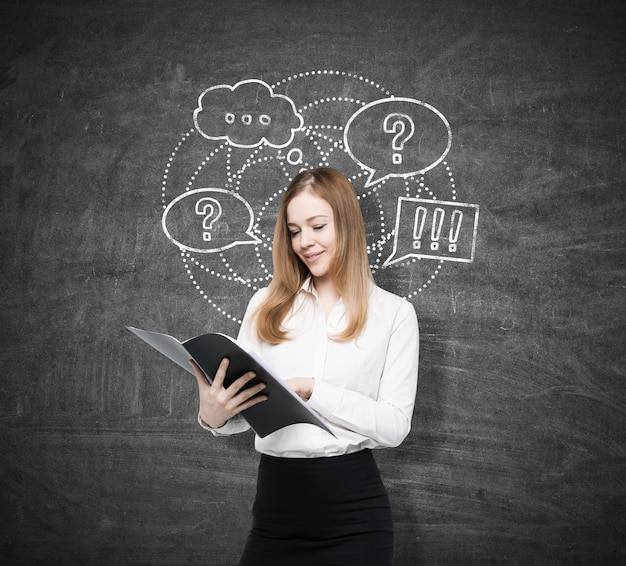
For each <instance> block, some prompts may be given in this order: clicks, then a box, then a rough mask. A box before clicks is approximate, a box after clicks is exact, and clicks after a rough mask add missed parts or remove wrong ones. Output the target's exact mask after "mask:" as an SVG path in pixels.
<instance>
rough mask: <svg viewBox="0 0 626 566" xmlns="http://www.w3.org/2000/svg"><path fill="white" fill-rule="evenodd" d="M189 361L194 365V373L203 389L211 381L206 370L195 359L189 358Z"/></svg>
mask: <svg viewBox="0 0 626 566" xmlns="http://www.w3.org/2000/svg"><path fill="white" fill-rule="evenodd" d="M189 363H190V364H191V366H192V367H193V373H194V375H195V376H196V381H197V382H198V387H199V388H200V389H201V390H202V388H203V387H208V386H209V381H208V380H207V378H206V376H205V375H204V372H203V371H202V370H201V369H200V366H199V365H198V364H197V363H196V362H195V361H194V360H189Z"/></svg>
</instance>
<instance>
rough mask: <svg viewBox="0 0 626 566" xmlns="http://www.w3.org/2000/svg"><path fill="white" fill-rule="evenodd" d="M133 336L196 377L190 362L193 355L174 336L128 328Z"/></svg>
mask: <svg viewBox="0 0 626 566" xmlns="http://www.w3.org/2000/svg"><path fill="white" fill-rule="evenodd" d="M126 328H128V330H130V331H131V332H132V333H133V334H135V335H136V336H138V337H139V338H141V339H142V340H143V341H144V342H146V343H147V344H150V346H152V347H153V348H154V349H155V350H158V351H159V352H161V353H162V354H163V355H164V356H167V357H168V358H169V359H170V360H172V361H173V362H175V363H177V364H178V365H179V366H180V367H181V368H183V369H184V370H187V371H188V372H189V373H190V374H192V375H195V374H194V371H193V368H192V367H191V364H190V363H189V360H190V359H191V354H190V353H189V352H188V351H187V350H185V347H184V346H183V345H182V344H181V343H180V342H179V341H178V340H176V338H174V337H173V336H169V335H167V334H161V333H159V332H149V331H148V330H140V329H139V328H133V327H132V326H127V327H126Z"/></svg>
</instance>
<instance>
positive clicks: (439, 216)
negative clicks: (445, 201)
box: [430, 208, 446, 251]
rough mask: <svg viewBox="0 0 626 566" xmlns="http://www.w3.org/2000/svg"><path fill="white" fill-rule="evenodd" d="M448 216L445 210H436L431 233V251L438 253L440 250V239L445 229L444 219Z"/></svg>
mask: <svg viewBox="0 0 626 566" xmlns="http://www.w3.org/2000/svg"><path fill="white" fill-rule="evenodd" d="M445 215H446V213H445V211H444V210H443V208H435V211H434V212H433V225H432V228H431V231H430V236H431V237H430V239H431V240H432V241H431V242H430V249H431V250H432V251H437V250H438V249H439V237H440V236H441V228H442V227H443V218H444V216H445Z"/></svg>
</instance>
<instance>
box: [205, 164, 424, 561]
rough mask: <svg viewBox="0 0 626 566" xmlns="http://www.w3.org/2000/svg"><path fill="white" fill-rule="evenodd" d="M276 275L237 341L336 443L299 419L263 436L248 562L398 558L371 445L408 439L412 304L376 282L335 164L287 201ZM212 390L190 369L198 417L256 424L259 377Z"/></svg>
mask: <svg viewBox="0 0 626 566" xmlns="http://www.w3.org/2000/svg"><path fill="white" fill-rule="evenodd" d="M272 253H273V261H274V276H273V280H272V282H271V284H270V285H269V287H268V288H266V289H262V290H260V291H258V292H257V293H256V294H255V295H254V297H253V298H252V300H251V301H250V304H249V306H248V309H247V311H246V314H245V316H244V319H243V324H242V326H241V330H240V333H239V338H238V339H239V341H240V342H241V343H242V344H243V345H244V346H245V347H246V348H249V349H252V350H254V351H256V352H257V353H258V354H259V355H260V356H261V358H262V359H263V360H264V361H265V362H266V363H267V364H268V365H269V367H271V368H273V370H274V371H275V372H276V374H277V375H280V376H282V377H284V378H289V379H286V382H287V384H288V385H289V386H290V387H291V388H292V389H293V390H294V391H295V392H296V393H297V394H298V395H299V396H300V397H301V398H302V399H304V400H305V401H306V402H307V403H308V405H309V407H310V408H311V409H313V410H314V411H316V412H317V413H318V414H319V416H320V417H321V419H322V420H323V421H324V422H325V423H326V424H327V425H328V427H329V428H330V429H331V430H332V431H333V433H334V434H335V435H336V437H333V436H332V435H330V434H328V433H327V432H325V431H323V430H321V429H319V428H318V427H315V426H313V425H309V424H296V425H292V426H289V427H286V428H283V429H281V430H279V431H276V432H274V433H272V434H270V435H268V436H266V437H265V438H259V437H256V439H255V447H256V449H257V450H258V451H259V452H260V453H261V461H260V464H259V475H258V484H257V495H256V500H255V504H254V508H253V521H252V529H251V532H250V535H249V537H248V541H247V544H246V547H245V549H244V552H243V555H242V557H241V562H240V566H249V565H255V566H259V565H261V566H262V565H266V564H276V565H280V566H283V565H292V564H293V565H296V566H301V565H305V564H315V565H320V564H337V565H341V566H350V565H358V566H367V565H370V564H371V565H372V566H374V565H375V566H384V565H388V564H389V565H390V564H391V563H392V557H393V525H392V518H391V510H390V506H389V499H388V497H387V493H386V491H385V488H384V486H383V484H382V481H381V479H380V474H379V472H378V468H377V466H376V463H375V461H374V459H373V456H372V452H371V450H372V449H374V448H381V447H390V446H397V445H399V444H400V443H401V442H402V441H403V440H404V438H405V437H406V436H407V434H408V433H409V430H410V426H411V416H412V413H413V406H414V402H415V393H416V389H417V364H418V342H419V337H418V326H417V318H416V316H415V311H414V309H413V307H412V306H411V304H410V303H408V302H407V301H405V300H404V299H401V298H400V297H397V296H395V295H392V294H391V293H388V292H387V291H384V290H382V289H380V288H379V287H377V286H376V285H375V283H374V280H373V277H372V274H371V271H370V268H369V263H368V257H367V248H366V241H365V229H364V224H363V217H362V214H361V210H360V207H359V202H358V199H357V197H356V194H355V192H354V188H353V187H352V185H351V184H350V182H349V181H348V179H346V178H345V177H344V176H343V175H341V174H340V173H339V172H337V171H335V170H334V169H330V168H319V169H313V170H308V171H303V172H301V173H299V174H298V175H297V176H296V177H295V178H294V179H293V181H292V182H291V183H290V185H289V187H288V188H287V191H286V192H285V195H284V197H283V201H282V203H281V206H280V209H279V212H278V218H277V221H276V228H275V233H274V247H273V252H272ZM227 367H228V360H223V361H222V364H221V365H220V368H219V369H218V371H217V374H216V375H215V378H214V381H213V384H212V385H209V383H208V382H207V380H206V379H205V378H204V375H203V374H202V372H201V371H200V369H199V368H197V366H196V368H195V370H196V377H197V379H198V386H199V391H200V412H199V417H198V418H199V421H200V424H201V425H202V426H204V427H205V428H207V429H209V430H211V431H212V432H213V434H215V435H216V436H220V435H228V434H233V433H237V432H242V431H244V430H247V429H248V428H249V426H248V424H247V423H246V422H245V420H244V419H243V418H242V417H241V415H240V413H241V411H243V410H244V409H246V408H248V407H250V406H252V405H254V404H256V403H260V402H263V400H265V398H266V397H264V396H263V395H262V393H261V392H262V389H263V385H262V384H261V385H257V386H256V387H254V388H250V389H248V390H243V391H242V390H241V388H242V387H243V386H244V385H245V384H246V383H247V382H248V381H249V380H250V379H252V378H253V377H254V375H253V374H251V373H248V374H245V375H243V376H242V377H241V378H239V379H238V380H237V381H235V382H234V383H233V384H232V385H231V386H230V387H229V388H227V389H225V388H224V387H223V379H224V374H225V371H226V368H227Z"/></svg>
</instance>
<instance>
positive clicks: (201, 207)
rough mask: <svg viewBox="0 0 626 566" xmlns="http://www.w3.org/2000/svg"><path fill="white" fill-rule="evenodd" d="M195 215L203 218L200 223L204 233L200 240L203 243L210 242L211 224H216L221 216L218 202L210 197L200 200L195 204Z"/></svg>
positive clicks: (220, 206)
mask: <svg viewBox="0 0 626 566" xmlns="http://www.w3.org/2000/svg"><path fill="white" fill-rule="evenodd" d="M196 214H198V215H199V216H204V220H203V221H202V227H203V228H204V230H205V231H204V233H203V234H202V239H203V240H204V241H205V242H210V241H211V229H212V228H213V224H215V222H217V219H218V218H219V217H220V216H222V205H221V204H220V203H219V201H218V200H216V199H214V198H211V197H204V198H201V199H200V200H199V201H198V202H197V203H196Z"/></svg>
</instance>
